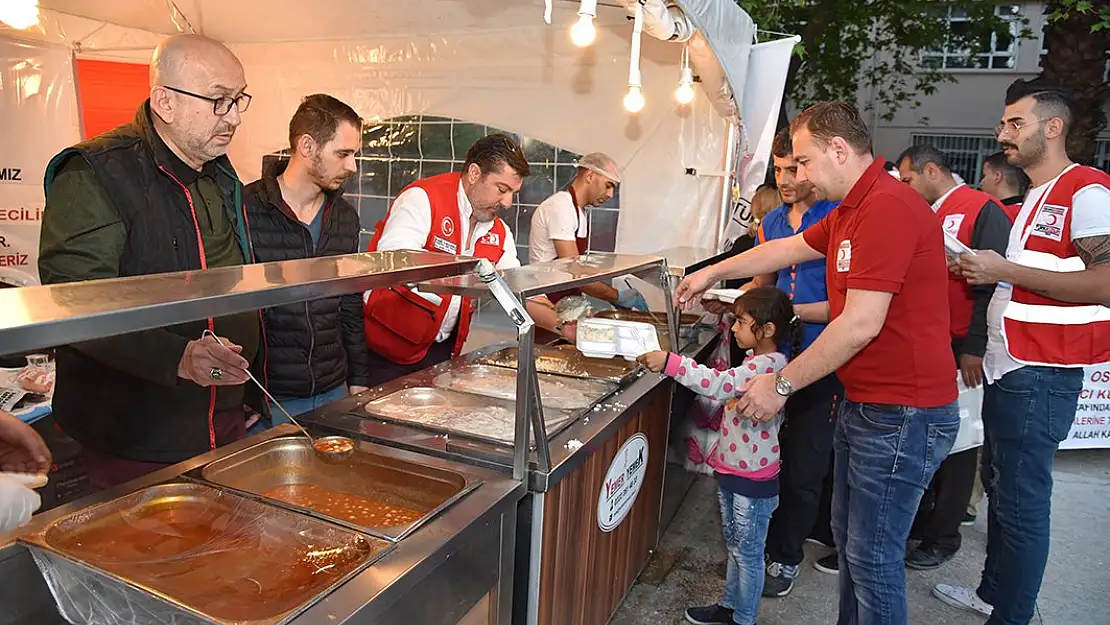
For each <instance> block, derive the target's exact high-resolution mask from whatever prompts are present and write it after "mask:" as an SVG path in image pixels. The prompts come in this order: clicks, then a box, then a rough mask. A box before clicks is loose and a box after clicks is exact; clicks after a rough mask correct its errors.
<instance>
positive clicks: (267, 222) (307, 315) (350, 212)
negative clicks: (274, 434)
mask: <svg viewBox="0 0 1110 625" xmlns="http://www.w3.org/2000/svg"><path fill="white" fill-rule="evenodd" d="M361 128H362V123H361V120H360V119H359V116H358V114H357V113H355V111H354V110H353V109H352V108H351V107H349V106H347V105H346V104H344V103H342V102H340V101H339V100H337V99H335V98H333V97H331V96H329V95H326V94H315V95H310V96H307V97H305V98H304V100H302V101H301V105H300V106H299V107H297V111H296V113H294V114H293V118H292V120H290V122H289V146H290V151H291V157H290V159H289V160H288V161H280V162H278V163H275V164H273V165H271V166H270V167H268V168H267V169H266V170H265V171H263V173H262V178H261V179H260V180H258V181H256V182H254V183H252V184H250V185H248V186H247V188H246V191H245V192H244V200H245V203H246V209H247V217H248V223H249V224H250V225H249V228H250V238H251V241H252V243H253V248H254V260H255V261H256V262H269V261H278V260H292V259H298V258H312V257H317V256H334V255H341V254H353V253H355V252H357V251H358V233H359V219H358V213H357V212H356V211H355V209H354V207H353V206H351V205H350V204H349V203H348V202H347V201H346V200H345V199H343V191H342V187H343V183H344V182H345V181H346V180H347V179H348V178H350V177H351V176H352V175H354V173H355V172H356V171H357V170H358V168H357V165H356V164H355V155H356V154H357V153H358V150H359V145H360V143H361V139H362V137H361ZM261 314H262V334H263V346H262V358H261V369H262V378H263V381H264V384H266V386H267V388H268V389H269V391H270V393H271V394H272V395H274V397H275V399H277V400H278V401H279V402H281V405H282V406H283V407H284V408H285V409H286V410H288V411H289V412H290V413H292V414H294V415H297V414H301V413H304V412H308V411H310V410H313V409H315V408H318V407H320V406H323V405H324V404H327V403H329V402H332V401H336V400H338V399H342V398H343V397H345V396H346V395H347V392H348V388H349V389H350V391H351V393H358V392H361V391H363V390H365V389H366V384H367V383H368V378H369V359H368V356H367V352H366V349H367V348H366V334H365V330H364V328H363V323H362V299H361V297H360V295H359V294H357V293H356V294H353V295H345V296H343V297H332V298H327V299H321V300H316V301H313V302H303V303H298V304H289V305H285V306H277V307H274V308H268V309H266V310H263V311H262V313H261ZM270 408H271V409H270V410H268V411H267V412H269V414H270V418H271V423H272V424H275V425H276V424H278V423H283V422H285V421H287V419H286V418H285V417H284V415H283V414H282V413H281V411H280V410H277V409H275V408H274V407H272V406H271V407H270ZM260 427H265V424H261V426H260Z"/></svg>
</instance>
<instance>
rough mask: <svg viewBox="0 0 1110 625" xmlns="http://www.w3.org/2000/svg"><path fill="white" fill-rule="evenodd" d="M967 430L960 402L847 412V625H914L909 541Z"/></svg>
mask: <svg viewBox="0 0 1110 625" xmlns="http://www.w3.org/2000/svg"><path fill="white" fill-rule="evenodd" d="M959 429H960V413H959V409H958V407H957V405H956V402H952V403H951V404H947V405H945V406H941V407H938V408H913V407H910V406H893V405H881V404H859V403H856V402H852V401H845V402H844V403H843V404H841V408H840V418H839V419H838V420H837V424H836V435H835V437H834V439H833V453H834V455H835V463H834V468H833V480H834V484H833V504H832V526H833V527H832V530H833V539H834V540H835V541H836V547H837V551H838V553H839V554H840V618H839V620H838V621H837V622H838V623H839V624H840V625H905V624H906V623H907V622H908V618H909V617H908V613H907V612H908V608H907V605H906V565H905V557H906V540H907V539H908V538H909V534H910V526H911V525H912V524H913V518H914V515H916V514H917V506H918V503H919V502H920V501H921V494H922V493H924V492H925V488H926V487H927V486H928V485H929V482H930V481H931V480H932V479H933V473H935V472H936V470H937V467H939V466H940V463H941V462H942V461H943V460H944V458H945V457H946V456H947V455H948V452H949V450H951V449H952V443H954V442H955V440H956V433H957V432H958V431H959Z"/></svg>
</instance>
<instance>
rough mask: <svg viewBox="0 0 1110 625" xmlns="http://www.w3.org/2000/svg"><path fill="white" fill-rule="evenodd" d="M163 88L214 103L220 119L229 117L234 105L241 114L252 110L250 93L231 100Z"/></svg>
mask: <svg viewBox="0 0 1110 625" xmlns="http://www.w3.org/2000/svg"><path fill="white" fill-rule="evenodd" d="M162 86H163V87H165V88H166V89H169V90H170V91H173V92H174V93H180V94H181V95H187V96H189V97H192V98H197V99H198V100H205V101H208V102H211V103H212V112H213V113H215V114H216V115H219V116H220V117H223V116H224V115H227V114H228V113H230V112H231V107H232V106H233V105H234V106H235V108H236V109H238V110H239V112H240V113H246V112H247V109H248V108H250V105H251V96H250V94H249V93H246V92H243V93H240V94H239V95H238V96H236V97H234V98H231V97H228V96H224V97H222V98H210V97H208V96H206V95H200V94H199V93H192V92H191V91H185V90H184V89H178V88H177V87H170V86H167V85H162Z"/></svg>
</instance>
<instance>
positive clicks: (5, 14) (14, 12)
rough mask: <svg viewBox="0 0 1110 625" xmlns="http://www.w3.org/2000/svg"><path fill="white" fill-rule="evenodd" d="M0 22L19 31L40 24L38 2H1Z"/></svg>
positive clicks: (17, 0) (5, 0)
mask: <svg viewBox="0 0 1110 625" xmlns="http://www.w3.org/2000/svg"><path fill="white" fill-rule="evenodd" d="M0 22H3V23H5V24H7V25H8V26H11V27H12V28H15V29H17V30H22V29H24V28H30V27H32V26H34V25H35V24H38V23H39V2H38V0H4V1H3V2H0Z"/></svg>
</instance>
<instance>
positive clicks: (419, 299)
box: [363, 134, 567, 386]
mask: <svg viewBox="0 0 1110 625" xmlns="http://www.w3.org/2000/svg"><path fill="white" fill-rule="evenodd" d="M529 173H530V172H529V168H528V161H527V160H526V159H525V157H524V151H523V150H521V148H520V145H519V144H518V143H517V142H516V140H514V139H513V138H512V137H510V136H508V135H504V134H493V135H489V136H486V137H483V138H481V139H479V140H478V141H476V142H475V143H474V145H472V146H471V147H470V149H469V150H467V152H466V161H465V162H464V163H463V168H462V172H461V173H449V174H440V175H438V176H432V177H430V178H425V179H423V180H417V181H416V182H414V183H412V184H411V185H409V186H408V187H406V188H405V189H403V190H402V191H401V193H400V194H399V195H398V196H397V197H396V199H394V200H393V205H392V206H390V208H389V211H388V212H387V213H386V215H385V219H383V220H382V221H381V222H379V223H378V225H377V227H376V228H375V230H376V232H375V234H374V238H373V239H371V240H370V248H369V251H371V252H374V251H387V250H403V249H407V250H419V249H423V250H428V251H430V252H441V253H444V254H456V255H461V256H474V257H478V258H485V259H488V260H489V261H490V262H492V263H493V264H494V265H495V266H496V267H497V268H498V269H513V268H516V267H520V260H519V259H518V258H517V253H516V242H515V241H514V240H513V233H512V231H510V230H509V226H508V224H506V223H505V222H504V221H503V220H502V219H501V218H500V217H498V213H500V212H501V211H503V210H507V209H508V208H509V207H510V206H511V205H512V202H513V196H514V195H515V194H516V193H517V192H519V191H520V187H521V186H522V185H523V183H524V178H525V177H527V176H528V175H529ZM363 300H364V302H365V304H364V306H363V321H364V323H365V327H366V343H367V346H368V347H369V348H370V383H369V385H370V386H375V385H377V384H382V383H384V382H388V381H389V380H393V379H395V378H399V377H401V376H404V375H407V374H409V373H413V372H415V371H419V370H421V369H425V368H427V367H430V366H432V365H436V364H439V363H441V362H443V361H445V360H449V359H450V358H451V357H452V356H454V355H458V354H459V353H460V352H461V351H462V347H463V344H464V343H465V342H466V337H467V335H468V333H469V330H470V319H471V316H472V314H473V309H472V302H471V301H470V300H469V299H468V298H461V297H440V296H438V295H435V294H432V293H423V292H420V291H419V290H417V289H415V288H408V287H403V286H397V287H392V288H388V289H377V290H374V291H367V292H366V293H365V294H364V296H363ZM526 305H527V308H528V312H529V313H530V314H531V315H532V317H533V318H534V319H535V320H536V323H537V325H539V326H540V327H543V328H545V329H548V330H553V331H558V332H560V333H561V332H563V331H567V329H566V328H561V329H559V330H556V328H557V327H559V319H558V316H557V315H556V314H555V310H554V308H553V307H551V306H550V304H549V303H548V302H546V301H544V300H543V299H542V298H541V299H539V300H529V301H528V302H526Z"/></svg>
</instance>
